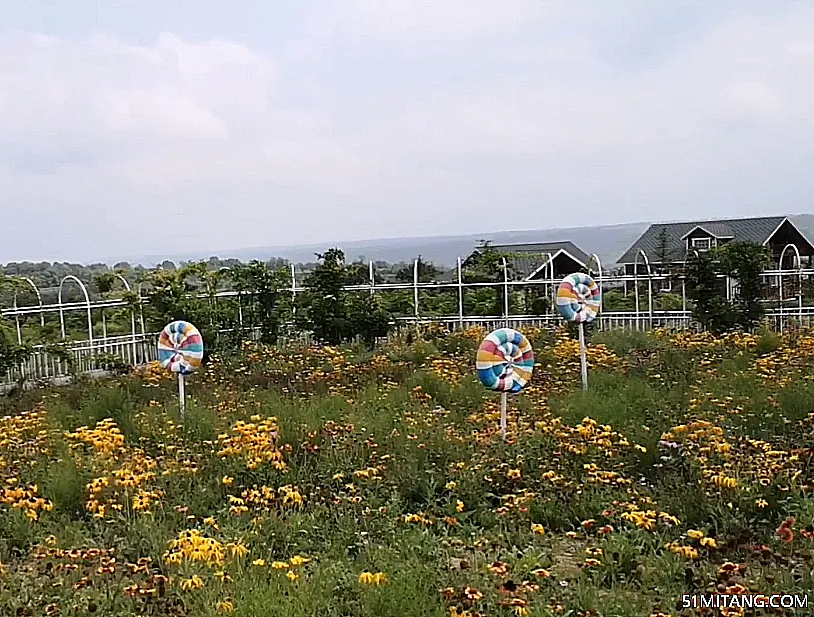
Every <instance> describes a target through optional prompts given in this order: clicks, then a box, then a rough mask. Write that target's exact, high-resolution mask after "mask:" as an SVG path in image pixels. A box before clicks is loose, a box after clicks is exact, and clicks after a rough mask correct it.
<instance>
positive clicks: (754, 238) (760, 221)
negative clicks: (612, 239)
mask: <svg viewBox="0 0 814 617" xmlns="http://www.w3.org/2000/svg"><path fill="white" fill-rule="evenodd" d="M786 220H787V217H785V216H764V217H759V218H750V219H727V220H717V221H689V222H685V223H655V224H653V225H651V226H650V227H648V228H647V231H645V232H644V233H643V234H642V235H641V237H640V238H639V239H638V240H636V242H634V243H633V245H632V246H631V247H630V248H629V249H628V250H627V251H626V252H625V254H624V255H622V256H621V257H620V258H619V260H618V262H617V263H623V264H624V263H634V261H635V260H636V254H637V253H638V252H639V250H643V251H644V252H645V254H646V255H647V258H648V259H649V260H650V261H651V262H658V261H659V258H658V253H659V248H660V244H661V236H662V233H664V235H665V236H666V241H667V242H666V244H667V253H668V258H669V259H670V260H671V261H683V259H684V256H685V253H686V242H685V240H686V237H687V236H688V235H689V234H690V233H691V232H692V231H693V230H695V229H697V228H698V227H701V228H702V229H704V230H706V231H707V232H708V233H710V234H711V235H713V236H715V237H717V238H731V239H734V240H737V241H742V242H754V243H756V244H764V243H766V242H767V241H768V240H769V238H771V237H772V236H773V235H774V233H775V232H776V231H777V230H778V229H779V228H780V226H781V225H782V224H783V222H784V221H786ZM718 234H720V235H718Z"/></svg>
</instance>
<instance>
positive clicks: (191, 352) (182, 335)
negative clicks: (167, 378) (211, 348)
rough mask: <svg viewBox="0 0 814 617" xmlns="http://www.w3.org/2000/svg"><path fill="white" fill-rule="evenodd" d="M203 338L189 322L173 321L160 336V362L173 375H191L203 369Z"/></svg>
mask: <svg viewBox="0 0 814 617" xmlns="http://www.w3.org/2000/svg"><path fill="white" fill-rule="evenodd" d="M203 353H204V347H203V338H202V337H201V333H200V332H198V328H196V327H195V326H193V325H192V324H191V323H189V322H187V321H173V322H172V323H171V324H168V325H167V326H166V327H165V328H164V329H163V330H162V331H161V334H160V335H159V336H158V361H159V362H160V363H161V366H163V367H164V368H166V369H169V370H170V371H172V372H173V373H179V374H181V375H189V374H191V373H194V372H195V371H196V370H198V369H199V368H200V367H201V361H202V360H203Z"/></svg>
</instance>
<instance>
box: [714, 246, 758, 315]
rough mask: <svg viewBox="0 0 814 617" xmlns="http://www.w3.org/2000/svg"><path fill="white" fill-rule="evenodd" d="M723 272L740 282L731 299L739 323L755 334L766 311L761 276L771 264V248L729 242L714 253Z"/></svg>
mask: <svg viewBox="0 0 814 617" xmlns="http://www.w3.org/2000/svg"><path fill="white" fill-rule="evenodd" d="M715 253H716V256H717V258H718V259H719V262H720V265H721V272H722V273H723V274H725V275H726V276H728V277H730V278H732V279H734V280H735V281H736V282H737V288H736V294H735V297H734V298H733V299H732V304H733V307H734V312H735V315H736V319H737V324H738V325H739V326H740V327H742V328H743V329H745V330H748V331H752V330H754V328H755V327H756V326H757V325H758V323H759V322H760V320H761V318H762V317H763V314H764V312H765V310H764V305H763V302H762V297H763V284H762V280H761V276H760V275H761V273H762V272H763V271H764V270H766V268H768V267H769V266H770V265H771V263H772V256H771V253H770V252H769V249H768V248H767V247H765V246H763V245H760V244H755V243H753V242H730V243H728V244H724V245H723V246H721V247H719V248H718V249H716V251H715Z"/></svg>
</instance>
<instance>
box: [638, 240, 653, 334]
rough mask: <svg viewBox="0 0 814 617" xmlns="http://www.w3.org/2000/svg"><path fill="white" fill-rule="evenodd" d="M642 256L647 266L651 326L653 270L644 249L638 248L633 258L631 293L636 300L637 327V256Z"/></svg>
mask: <svg viewBox="0 0 814 617" xmlns="http://www.w3.org/2000/svg"><path fill="white" fill-rule="evenodd" d="M640 255H641V256H642V257H644V265H645V266H647V312H648V314H649V317H650V327H651V328H652V327H653V271H652V270H651V269H650V260H649V259H648V258H647V254H646V253H645V252H644V249H639V252H638V253H636V257H635V259H634V260H633V293H634V297H635V301H636V326H637V329H638V328H639V325H640V324H639V256H640Z"/></svg>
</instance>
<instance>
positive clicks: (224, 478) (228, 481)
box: [221, 476, 235, 486]
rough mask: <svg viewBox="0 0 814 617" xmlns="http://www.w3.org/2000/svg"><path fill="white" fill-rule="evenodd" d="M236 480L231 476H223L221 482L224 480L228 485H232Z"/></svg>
mask: <svg viewBox="0 0 814 617" xmlns="http://www.w3.org/2000/svg"><path fill="white" fill-rule="evenodd" d="M234 481H235V479H234V478H230V477H229V476H223V479H222V480H221V482H223V483H224V484H225V485H226V486H231V485H232V483H233V482H234Z"/></svg>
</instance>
